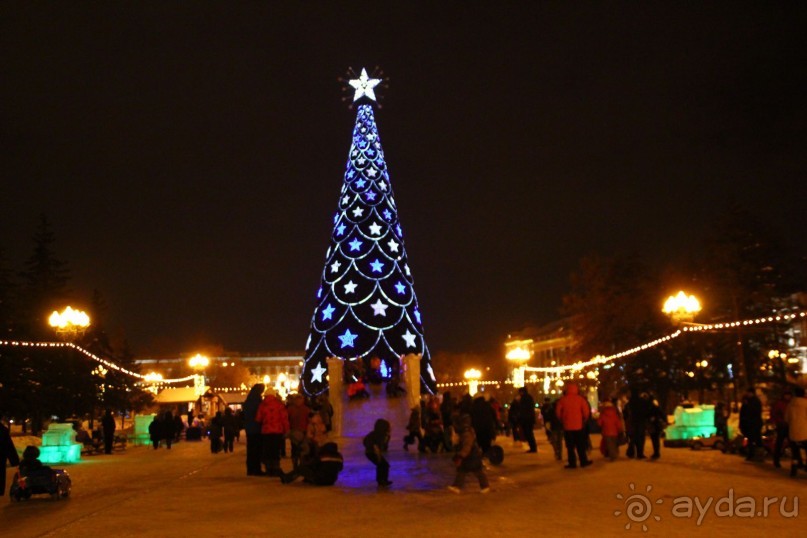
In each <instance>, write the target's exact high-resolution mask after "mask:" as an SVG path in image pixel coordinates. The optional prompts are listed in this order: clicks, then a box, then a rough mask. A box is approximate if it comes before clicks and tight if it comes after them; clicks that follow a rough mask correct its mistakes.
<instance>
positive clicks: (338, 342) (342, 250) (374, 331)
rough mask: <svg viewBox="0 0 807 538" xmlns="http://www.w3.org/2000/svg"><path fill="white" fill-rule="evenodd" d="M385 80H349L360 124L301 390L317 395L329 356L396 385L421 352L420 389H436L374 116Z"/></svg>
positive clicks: (323, 385)
mask: <svg viewBox="0 0 807 538" xmlns="http://www.w3.org/2000/svg"><path fill="white" fill-rule="evenodd" d="M380 82H381V80H380V79H371V78H368V76H367V71H366V70H364V69H362V72H361V76H360V77H359V78H357V79H354V80H350V81H349V83H350V86H352V87H353V88H354V89H355V93H354V96H353V102H354V104H355V105H356V106H357V108H358V110H357V114H356V125H355V127H354V129H353V143H352V144H351V146H350V154H349V159H348V163H347V170H346V171H345V177H344V183H343V185H342V191H341V194H340V197H339V209H338V211H337V213H336V215H335V216H334V227H333V232H332V234H331V242H330V247H329V248H328V251H327V252H326V254H325V258H326V261H325V267H324V269H323V271H322V284H321V286H320V288H319V290H318V291H317V307H316V309H315V311H314V316H313V318H312V320H311V332H310V334H309V337H308V342H307V343H306V347H305V362H304V366H303V373H302V385H303V389H304V390H305V392H306V393H307V394H308V395H312V396H313V395H317V394H321V393H322V392H324V391H326V390H327V389H328V381H327V377H326V375H325V374H326V372H327V364H326V359H327V358H328V357H339V358H341V359H344V360H346V361H347V364H346V371H347V372H351V371H357V370H364V371H365V372H369V373H370V374H371V375H373V376H375V377H376V379H380V380H390V379H393V380H395V379H397V377H398V373H399V369H400V358H401V357H402V356H404V355H408V354H410V353H414V354H419V355H421V360H420V381H421V387H420V390H421V391H423V392H429V393H433V392H434V390H435V378H434V372H433V371H432V367H431V357H430V355H429V349H428V347H427V346H426V342H425V340H424V338H423V325H422V318H421V312H420V310H419V308H418V302H417V298H416V296H415V290H414V287H413V280H412V273H411V270H410V268H409V264H408V262H407V256H406V249H405V248H404V239H403V230H402V229H401V224H400V222H399V221H398V208H397V206H396V204H395V197H394V196H393V193H392V185H391V183H390V178H389V173H388V171H387V163H386V161H385V159H384V151H383V150H382V148H381V139H380V138H379V136H378V128H377V127H376V123H375V117H374V114H373V103H374V102H375V91H374V88H375V87H376V86H377V85H378V84H379V83H380ZM350 365H352V366H354V367H356V366H357V367H358V368H353V369H351V368H348V366H350ZM348 375H351V374H348Z"/></svg>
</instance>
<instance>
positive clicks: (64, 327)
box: [48, 306, 90, 340]
mask: <svg viewBox="0 0 807 538" xmlns="http://www.w3.org/2000/svg"><path fill="white" fill-rule="evenodd" d="M48 324H49V325H50V326H51V327H53V329H54V330H55V331H56V333H57V334H58V335H59V336H61V337H62V338H64V339H66V340H74V339H75V338H76V337H78V336H81V335H83V334H84V331H86V330H87V327H89V326H90V316H88V315H87V313H86V312H84V311H83V310H75V309H73V308H72V307H70V306H68V307H67V308H65V309H64V310H62V311H61V312H58V311H56V310H54V311H53V313H52V314H51V315H50V317H49V318H48Z"/></svg>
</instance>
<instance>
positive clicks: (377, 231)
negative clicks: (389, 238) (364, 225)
mask: <svg viewBox="0 0 807 538" xmlns="http://www.w3.org/2000/svg"><path fill="white" fill-rule="evenodd" d="M370 233H371V234H373V235H380V234H381V226H379V224H378V223H377V222H374V223H372V224H371V225H370Z"/></svg>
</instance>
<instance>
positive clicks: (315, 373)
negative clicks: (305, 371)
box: [311, 363, 327, 383]
mask: <svg viewBox="0 0 807 538" xmlns="http://www.w3.org/2000/svg"><path fill="white" fill-rule="evenodd" d="M325 372H327V370H326V369H325V368H323V367H322V365H321V364H319V363H317V367H316V368H312V369H311V382H312V383H313V382H315V381H316V382H319V383H322V374H324V373H325Z"/></svg>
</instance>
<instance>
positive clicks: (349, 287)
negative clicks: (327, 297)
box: [345, 280, 358, 293]
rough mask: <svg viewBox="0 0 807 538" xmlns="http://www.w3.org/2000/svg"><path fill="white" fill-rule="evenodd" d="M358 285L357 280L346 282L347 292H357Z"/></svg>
mask: <svg viewBox="0 0 807 538" xmlns="http://www.w3.org/2000/svg"><path fill="white" fill-rule="evenodd" d="M356 286H358V284H356V283H355V282H353V281H352V280H351V281H350V282H348V283H347V284H345V293H353V292H355V291H356Z"/></svg>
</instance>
